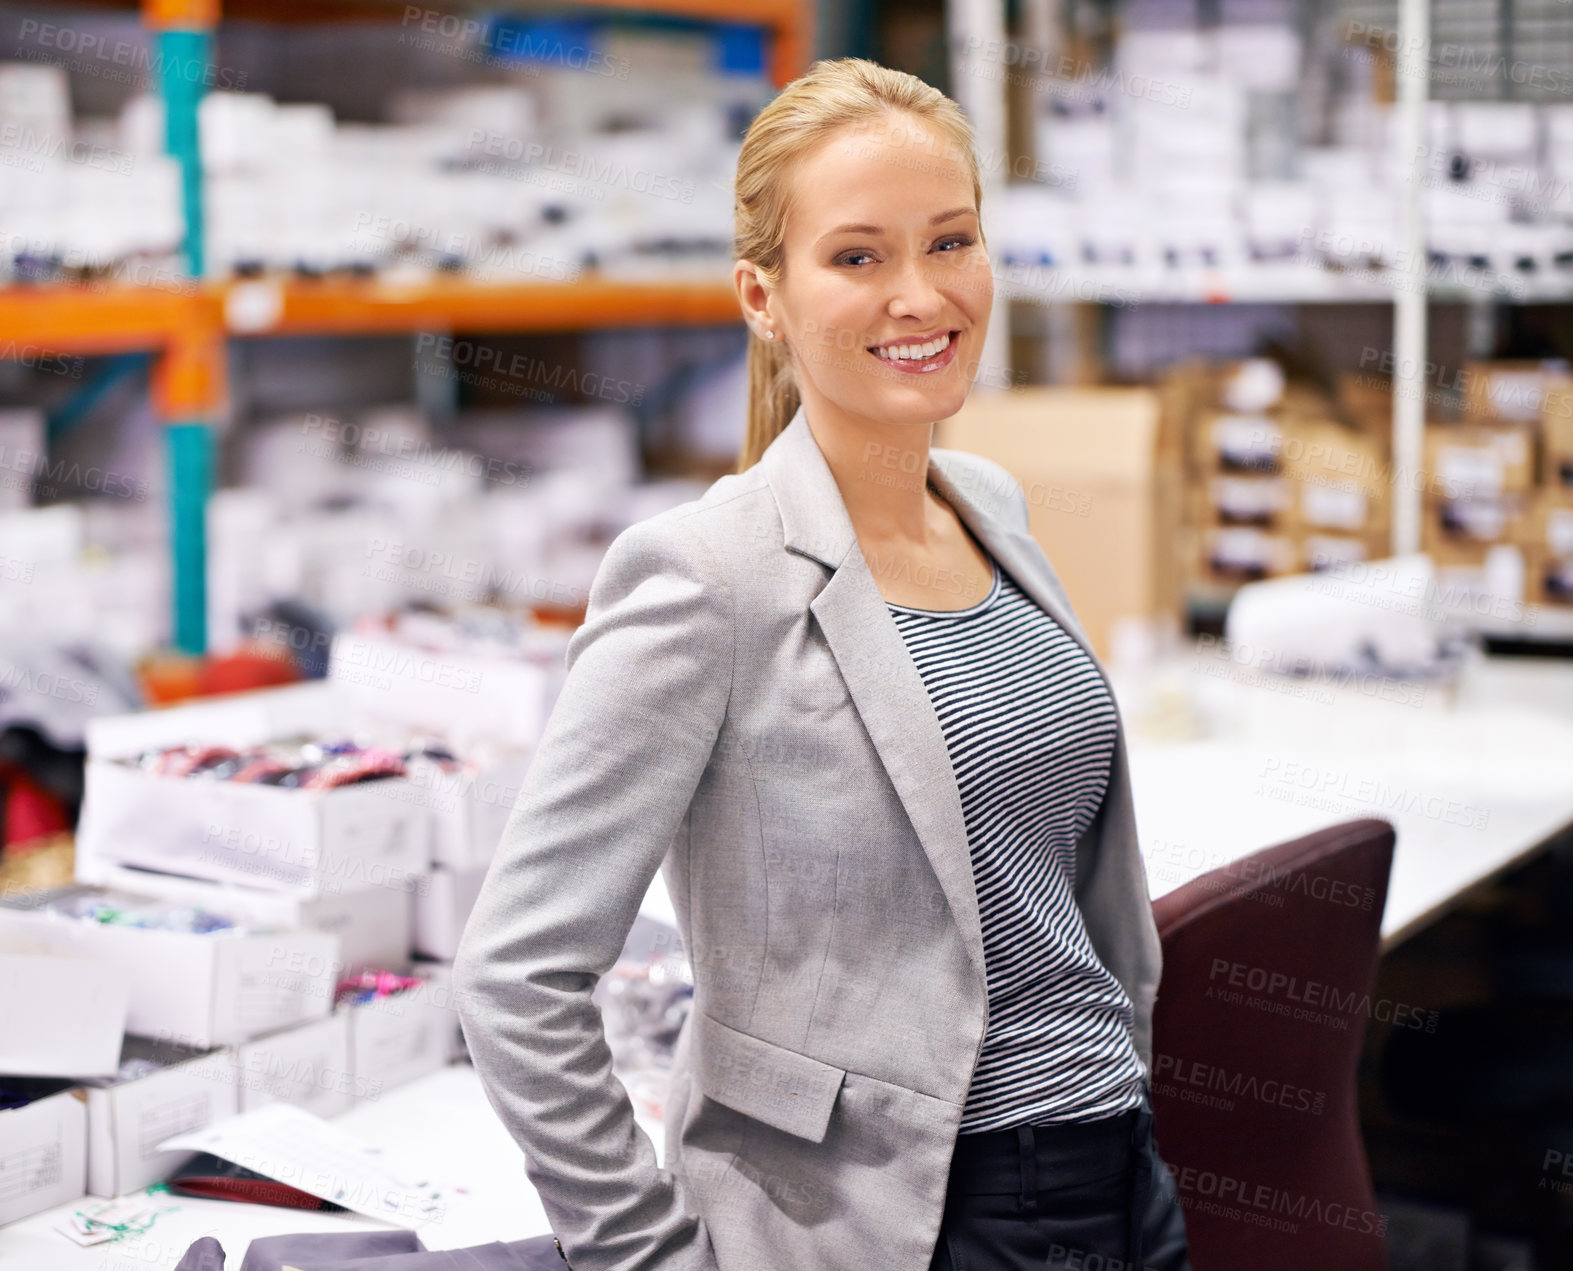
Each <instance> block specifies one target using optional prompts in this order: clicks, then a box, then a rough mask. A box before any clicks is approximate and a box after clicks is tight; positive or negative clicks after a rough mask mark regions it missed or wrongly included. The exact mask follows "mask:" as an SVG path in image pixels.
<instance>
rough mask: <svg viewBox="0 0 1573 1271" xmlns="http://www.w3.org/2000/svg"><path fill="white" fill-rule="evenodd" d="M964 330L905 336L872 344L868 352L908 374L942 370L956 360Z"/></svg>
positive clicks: (892, 367) (894, 368) (896, 369)
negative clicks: (957, 349) (883, 342)
mask: <svg viewBox="0 0 1573 1271" xmlns="http://www.w3.org/2000/svg"><path fill="white" fill-rule="evenodd" d="M960 339H961V332H960V331H958V330H955V329H951V330H945V331H936V332H934V333H933V334H931V335H923V336H918V337H916V338H913V337H910V336H909V337H906V338H903V339H901V340H891V341H889V342H887V343H885V344H875V345H870V346H869V349H868V351H869V353H870V354H872V355H873V356H874V357H877V358H878V359H879V360H880V361H881V362H882V363H884V364H885V365H886V366H888V367H890V368H891V369H892V370H895V371H901V372H904V373H906V374H915V373H920V372H927V371H940V370H943V369H944V368H945V367H947V366H949V365H950V364H951V363H952V362H953V361H955V359H956V347H957V345H958V344H959V343H960Z"/></svg>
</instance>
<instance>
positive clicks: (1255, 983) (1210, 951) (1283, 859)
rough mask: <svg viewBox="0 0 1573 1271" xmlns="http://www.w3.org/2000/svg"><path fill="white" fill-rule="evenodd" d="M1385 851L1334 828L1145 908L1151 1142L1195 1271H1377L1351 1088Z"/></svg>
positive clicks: (1387, 835)
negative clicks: (1155, 968) (1253, 1270)
mask: <svg viewBox="0 0 1573 1271" xmlns="http://www.w3.org/2000/svg"><path fill="white" fill-rule="evenodd" d="M1394 839H1395V833H1394V830H1393V827H1392V826H1391V825H1390V824H1389V823H1388V822H1386V821H1380V820H1374V819H1370V820H1358V821H1350V822H1346V823H1344V824H1340V825H1335V826H1331V827H1329V828H1328V829H1325V830H1319V831H1317V832H1316V833H1314V834H1308V835H1306V836H1305V837H1304V838H1299V839H1295V840H1293V841H1291V842H1288V843H1281V844H1279V845H1278V846H1276V847H1270V848H1266V849H1264V850H1262V851H1260V852H1256V853H1254V854H1253V855H1251V856H1247V857H1244V858H1242V859H1240V860H1238V861H1234V862H1232V863H1231V864H1229V865H1226V866H1223V867H1221V868H1219V869H1215V870H1212V871H1211V872H1210V873H1207V874H1203V875H1202V876H1201V877H1199V878H1195V879H1193V880H1192V881H1191V882H1189V883H1187V884H1185V885H1184V886H1183V887H1179V888H1177V889H1175V890H1174V891H1172V892H1170V893H1168V894H1167V895H1165V896H1162V897H1160V898H1159V899H1158V900H1157V901H1155V902H1154V903H1153V916H1154V918H1155V919H1156V921H1157V925H1158V935H1159V938H1160V940H1161V941H1162V943H1163V957H1164V964H1163V979H1162V982H1161V983H1160V985H1159V988H1158V999H1157V1003H1156V1005H1155V1007H1154V1012H1153V1063H1152V1081H1153V1089H1152V1103H1153V1110H1154V1122H1153V1125H1154V1133H1155V1137H1156V1141H1157V1144H1158V1148H1159V1154H1160V1155H1161V1156H1162V1157H1163V1159H1164V1161H1165V1162H1166V1163H1167V1164H1169V1165H1170V1166H1171V1167H1172V1168H1173V1170H1174V1173H1175V1178H1176V1181H1177V1182H1178V1184H1179V1190H1180V1199H1181V1203H1182V1206H1183V1208H1184V1211H1185V1222H1186V1230H1187V1232H1188V1234H1189V1237H1190V1244H1191V1261H1192V1265H1193V1267H1194V1268H1195V1271H1238V1269H1239V1268H1242V1267H1272V1268H1273V1271H1301V1269H1302V1268H1303V1269H1304V1271H1313V1269H1314V1271H1327V1268H1333V1267H1336V1268H1338V1271H1385V1268H1386V1266H1387V1257H1386V1244H1385V1239H1384V1234H1385V1229H1386V1223H1385V1220H1383V1218H1382V1216H1381V1214H1380V1213H1379V1212H1378V1211H1377V1208H1376V1197H1375V1194H1374V1193H1373V1191H1372V1187H1371V1175H1370V1168H1369V1166H1368V1164H1367V1162H1366V1156H1365V1148H1364V1145H1363V1143H1362V1141H1361V1137H1360V1122H1359V1116H1358V1109H1357V1105H1356V1096H1355V1086H1356V1072H1357V1068H1358V1065H1359V1059H1360V1049H1361V1046H1362V1044H1363V1042H1364V1039H1365V1032H1366V1023H1367V1021H1368V1019H1369V1018H1371V1016H1372V1015H1373V1014H1376V1016H1377V1018H1384V1016H1382V1015H1381V1014H1380V1012H1381V1009H1382V1008H1381V1004H1380V1003H1378V1002H1373V1001H1372V998H1371V996H1370V994H1371V988H1372V984H1373V981H1374V979H1375V974H1376V961H1377V956H1378V954H1379V951H1380V942H1381V922H1382V909H1383V906H1384V905H1385V904H1386V901H1387V882H1388V874H1389V871H1390V869H1391V867H1392V860H1393V843H1394Z"/></svg>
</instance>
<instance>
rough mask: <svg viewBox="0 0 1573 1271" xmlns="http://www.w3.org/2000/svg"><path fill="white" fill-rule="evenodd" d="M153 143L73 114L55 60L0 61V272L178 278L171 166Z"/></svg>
mask: <svg viewBox="0 0 1573 1271" xmlns="http://www.w3.org/2000/svg"><path fill="white" fill-rule="evenodd" d="M162 150H163V146H162V144H159V145H154V146H152V147H148V148H142V147H138V146H135V145H128V144H127V142H126V139H125V136H124V134H123V133H122V131H121V130H120V129H119V128H117V126H116V124H115V121H113V120H101V119H81V120H76V121H73V119H72V117H71V90H70V81H69V77H68V75H67V73H66V70H65V69H64V68H63V67H59V66H51V65H48V64H46V63H43V62H5V63H0V225H3V226H4V234H3V235H0V281H5V282H35V281H48V280H52V279H56V278H61V279H69V280H73V281H83V282H92V281H95V280H102V279H108V278H113V279H114V280H115V281H119V282H126V283H135V284H148V283H153V284H157V283H161V282H164V283H167V282H169V281H171V280H174V279H176V278H178V275H179V270H178V269H177V268H176V266H175V262H176V256H177V253H178V251H179V248H180V242H181V236H182V235H183V234H184V232H185V217H184V214H183V212H182V210H181V202H180V170H179V168H178V166H177V165H176V164H175V162H174V161H173V160H172V159H170V158H169V157H168V156H167V155H165V154H163V153H162Z"/></svg>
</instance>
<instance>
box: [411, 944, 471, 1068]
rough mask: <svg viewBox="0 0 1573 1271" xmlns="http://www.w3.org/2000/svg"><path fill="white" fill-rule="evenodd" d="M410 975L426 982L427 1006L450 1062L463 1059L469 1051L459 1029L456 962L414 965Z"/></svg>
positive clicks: (419, 963)
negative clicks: (454, 982)
mask: <svg viewBox="0 0 1573 1271" xmlns="http://www.w3.org/2000/svg"><path fill="white" fill-rule="evenodd" d="M410 974H411V975H418V976H420V978H421V979H423V980H425V981H426V989H425V995H426V1006H427V1009H428V1010H430V1011H431V1012H432V1013H433V1015H434V1017H435V1018H436V1020H437V1024H438V1030H439V1034H440V1036H441V1038H442V1044H443V1046H444V1047H445V1053H446V1054H447V1057H448V1062H449V1063H452V1062H454V1061H455V1060H462V1059H464V1058H465V1056H466V1048H465V1045H464V1032H463V1030H462V1029H461V1028H460V1027H459V1002H458V996H457V990H456V989H455V988H454V987H453V963H452V962H415V963H414V964H412V966H411V969H410Z"/></svg>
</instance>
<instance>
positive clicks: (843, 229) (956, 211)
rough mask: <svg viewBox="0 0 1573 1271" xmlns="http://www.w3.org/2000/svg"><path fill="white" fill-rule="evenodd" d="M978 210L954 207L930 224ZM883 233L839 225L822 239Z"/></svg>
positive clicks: (876, 228) (867, 227)
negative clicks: (843, 235) (835, 236)
mask: <svg viewBox="0 0 1573 1271" xmlns="http://www.w3.org/2000/svg"><path fill="white" fill-rule="evenodd" d="M976 210H977V209H976V208H971V207H953V208H951V209H950V211H948V212H941V213H940V214H939V215H938V216H931V217H929V224H930V225H931V226H932V225H943V224H944V223H945V222H946V221H952V220H955V219H956V217H958V216H966V215H968V214H969V213H971V212H975V211H976ZM883 232H884V231H883V230H881V229H880V227H879V226H878V225H838V226H836V228H835V229H833V230H830V231H829V232H828V233H825V234H822V235H821V236H820V237H821V238H829V237H830V236H831V235H832V234H881V233H883Z"/></svg>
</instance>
